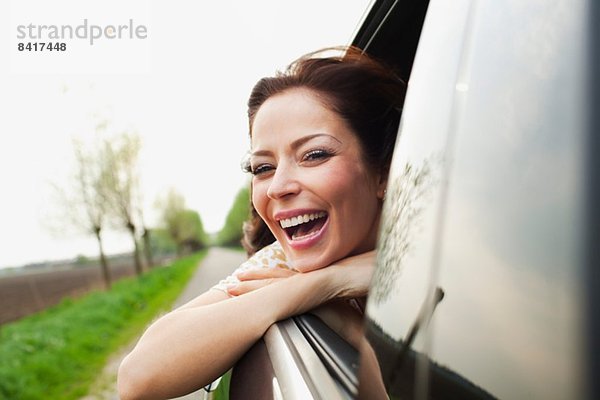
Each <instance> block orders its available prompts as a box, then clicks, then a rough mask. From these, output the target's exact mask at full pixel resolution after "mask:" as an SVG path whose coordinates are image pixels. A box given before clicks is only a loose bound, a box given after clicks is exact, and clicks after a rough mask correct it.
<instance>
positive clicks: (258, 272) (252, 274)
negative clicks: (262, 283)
mask: <svg viewBox="0 0 600 400" xmlns="http://www.w3.org/2000/svg"><path fill="white" fill-rule="evenodd" d="M294 274H297V272H296V271H292V270H290V269H285V268H254V269H249V270H246V271H244V272H240V273H238V274H237V275H236V276H237V278H238V279H239V280H240V281H251V280H260V279H271V278H287V277H290V276H292V275H294Z"/></svg>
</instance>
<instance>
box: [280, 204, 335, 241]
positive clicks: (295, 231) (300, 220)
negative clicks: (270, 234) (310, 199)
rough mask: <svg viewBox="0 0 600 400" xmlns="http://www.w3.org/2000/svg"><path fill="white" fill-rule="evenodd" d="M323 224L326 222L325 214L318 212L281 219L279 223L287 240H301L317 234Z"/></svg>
mask: <svg viewBox="0 0 600 400" xmlns="http://www.w3.org/2000/svg"><path fill="white" fill-rule="evenodd" d="M325 222H327V213H326V212H325V211H319V212H316V213H310V214H304V215H298V216H296V217H292V218H286V219H282V220H280V221H279V225H281V227H282V228H283V230H284V231H285V233H286V235H287V236H288V238H289V239H291V240H301V239H306V238H307V237H310V236H312V235H315V234H316V233H318V232H319V231H320V230H321V228H322V227H323V225H325Z"/></svg>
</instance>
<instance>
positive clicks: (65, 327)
mask: <svg viewBox="0 0 600 400" xmlns="http://www.w3.org/2000/svg"><path fill="white" fill-rule="evenodd" d="M205 254H206V253H205V252H201V253H198V254H195V255H193V256H190V257H187V258H183V259H180V260H178V261H175V262H174V263H173V264H172V265H171V266H169V267H165V268H157V269H154V270H152V271H150V272H148V273H146V274H145V275H144V276H142V277H141V278H139V279H136V278H129V279H124V280H121V281H119V282H117V283H115V284H114V285H113V287H112V289H111V290H110V291H107V292H93V293H90V294H89V295H87V296H85V297H83V298H80V299H77V300H70V299H67V300H65V301H63V302H62V303H60V304H59V305H57V306H55V307H52V308H49V309H48V310H45V311H43V312H41V313H38V314H35V315H32V316H30V317H26V318H24V319H22V320H20V321H17V322H15V323H12V324H8V325H5V326H2V327H0V399H7V400H8V399H23V400H27V399H41V398H47V399H65V400H67V399H77V398H79V397H81V396H83V395H85V394H86V392H87V390H88V388H89V385H90V384H91V382H93V380H94V379H95V377H96V375H97V374H98V373H99V372H100V371H101V370H102V367H103V366H104V363H105V362H106V360H107V358H108V356H109V355H110V354H111V353H112V352H114V351H115V350H117V349H118V348H119V347H120V346H121V345H123V344H125V343H128V342H129V341H131V340H132V339H133V338H134V337H135V336H136V335H138V334H139V332H140V331H141V330H142V329H143V328H144V327H145V326H146V324H147V323H148V322H149V321H151V320H152V318H153V317H154V316H155V315H156V314H157V313H158V312H160V311H161V310H163V309H167V308H168V307H169V306H170V305H171V304H172V303H173V301H174V300H175V299H176V298H177V296H178V295H179V293H180V292H181V290H182V289H183V287H184V286H185V284H186V283H187V281H188V280H189V278H190V277H191V276H192V274H193V272H194V270H195V267H196V265H197V264H198V262H199V261H200V259H201V258H202V257H203V256H204V255H205Z"/></svg>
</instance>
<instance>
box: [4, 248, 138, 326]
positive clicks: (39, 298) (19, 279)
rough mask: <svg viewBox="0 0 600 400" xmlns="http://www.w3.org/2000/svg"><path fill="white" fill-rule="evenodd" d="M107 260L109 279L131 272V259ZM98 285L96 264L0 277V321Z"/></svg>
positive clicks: (100, 279)
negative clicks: (109, 272)
mask: <svg viewBox="0 0 600 400" xmlns="http://www.w3.org/2000/svg"><path fill="white" fill-rule="evenodd" d="M119 261H120V262H118V263H117V262H115V263H113V264H109V267H110V271H111V275H112V281H113V282H114V281H116V280H117V279H120V278H123V277H126V276H131V275H133V274H134V268H133V264H132V263H128V262H124V261H123V260H119ZM101 287H102V276H101V273H100V268H99V267H97V266H90V267H80V268H74V269H66V270H60V271H49V272H37V273H28V274H25V275H17V276H8V277H3V278H0V325H1V324H4V323H7V322H10V321H14V320H17V319H19V318H22V317H24V316H26V315H29V314H31V313H34V312H36V311H40V310H43V309H45V308H47V307H50V306H52V305H55V304H57V303H59V302H60V301H61V300H62V299H63V298H65V297H67V296H72V297H76V296H80V295H82V294H84V293H86V292H88V291H90V290H91V289H96V288H101Z"/></svg>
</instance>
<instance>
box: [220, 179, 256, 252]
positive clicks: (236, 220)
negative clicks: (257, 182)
mask: <svg viewBox="0 0 600 400" xmlns="http://www.w3.org/2000/svg"><path fill="white" fill-rule="evenodd" d="M249 217H250V189H249V187H244V188H242V189H241V190H240V191H239V192H238V194H237V195H236V196H235V199H234V200H233V205H232V206H231V209H230V210H229V213H228V214H227V218H225V225H224V226H223V228H222V229H221V231H219V233H218V234H217V238H216V240H215V242H216V243H217V244H218V245H219V246H240V241H241V240H242V236H243V231H242V226H243V224H244V222H245V221H247V220H248V218H249Z"/></svg>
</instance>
